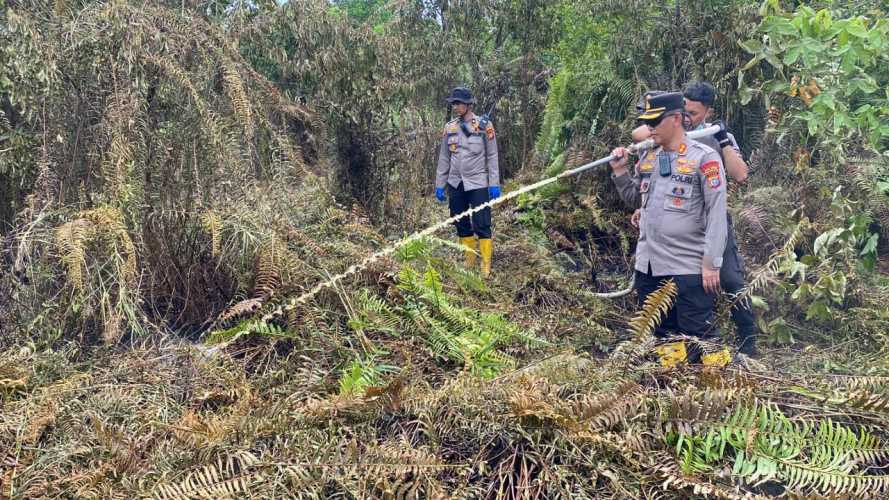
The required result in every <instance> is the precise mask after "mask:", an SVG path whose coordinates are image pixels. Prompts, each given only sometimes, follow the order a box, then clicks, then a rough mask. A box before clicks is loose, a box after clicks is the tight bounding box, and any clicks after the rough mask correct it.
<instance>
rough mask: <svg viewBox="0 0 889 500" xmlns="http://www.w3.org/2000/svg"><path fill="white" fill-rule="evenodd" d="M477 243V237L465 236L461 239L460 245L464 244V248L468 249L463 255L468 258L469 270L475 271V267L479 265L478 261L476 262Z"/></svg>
mask: <svg viewBox="0 0 889 500" xmlns="http://www.w3.org/2000/svg"><path fill="white" fill-rule="evenodd" d="M475 241H476V240H475V236H463V237H461V238H460V243H462V244H463V247H464V248H466V250H465V251H464V252H463V254H464V255H465V256H466V268H467V269H475V266H476V265H477V263H478V260H476V256H477V255H478V251H477V250H476V244H475Z"/></svg>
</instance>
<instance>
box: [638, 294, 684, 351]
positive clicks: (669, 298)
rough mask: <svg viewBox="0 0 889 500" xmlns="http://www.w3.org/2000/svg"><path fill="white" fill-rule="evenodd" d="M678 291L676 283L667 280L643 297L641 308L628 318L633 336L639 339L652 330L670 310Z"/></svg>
mask: <svg viewBox="0 0 889 500" xmlns="http://www.w3.org/2000/svg"><path fill="white" fill-rule="evenodd" d="M678 292H679V289H678V288H677V287H676V283H674V282H673V280H668V281H667V282H665V283H664V284H663V285H661V287H660V288H658V289H657V290H655V291H654V292H651V293H650V294H649V295H648V297H646V298H645V304H644V305H643V306H642V309H640V310H639V312H637V313H636V315H635V316H634V317H633V319H632V320H630V325H629V327H630V332H631V333H632V334H633V337H634V338H636V339H639V340H641V339H644V338H646V337H648V336H649V335H651V334H652V332H654V330H655V328H657V325H658V324H660V322H661V319H662V318H663V317H664V316H666V315H667V313H669V312H670V308H671V307H673V301H674V300H675V299H676V294H677V293H678Z"/></svg>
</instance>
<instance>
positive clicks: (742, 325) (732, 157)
mask: <svg viewBox="0 0 889 500" xmlns="http://www.w3.org/2000/svg"><path fill="white" fill-rule="evenodd" d="M659 93H660V92H658V91H654V92H648V93H646V94H645V96H643V99H642V101H641V107H642V108H644V97H646V96H651V95H657V94H659ZM683 97H684V98H685V115H686V117H687V121H686V129H687V130H695V129H700V128H705V127H709V126H710V125H711V124H710V123H707V121H706V120H707V118H709V116H710V115H711V114H712V108H713V104H714V102H715V101H716V89H715V88H714V87H713V85H712V84H710V83H708V82H691V83H689V84H688V85H686V86H685V90H684V91H683ZM637 110H638V111H639V112H640V113H642V111H643V109H640V104H637ZM716 123H717V124H719V125H720V126H721V129H720V131H719V132H717V133H716V134H714V135H713V136H706V137H702V138H699V139H697V140H698V142H701V143H702V144H705V145H707V146H710V147H711V148H713V150H715V151H716V152H717V153H719V156H720V157H721V158H722V163H723V165H724V167H725V171H726V175H727V176H728V177H729V178H731V179H732V180H734V181H736V182H741V183H743V182H744V181H745V180H746V179H747V175H748V168H747V163H746V162H744V159H743V157H742V156H741V150H740V148H739V147H738V143H737V141H736V140H735V137H734V136H733V135H732V134H731V133H729V132H728V131H727V130H726V129H725V126H724V124H722V122H716ZM649 135H650V131H649V128H648V127H647V126H645V125H641V126H639V127H637V128H636V129H634V130H633V133H632V136H633V140H634V141H636V142H639V141H643V140H645V139H648V137H649ZM639 156H640V158H643V157H644V154H640V155H639ZM619 194H620V195H621V199H623V200H624V202H626V203H627V205H629V206H630V207H631V208H636V207H638V206H639V194H638V191H637V190H636V189H633V186H629V185H627V184H624V189H622V190H620V191H619ZM639 213H640V212H639V210H636V212H635V213H634V214H633V217H632V219H631V220H632V222H633V225H634V226H636V227H638V217H639ZM727 225H728V230H727V232H728V240H727V241H726V245H725V254H724V255H723V265H722V267H721V268H720V274H719V281H720V285H721V287H722V289H723V290H725V291H726V292H727V293H728V294H729V295H730V296H731V297H732V299H731V300H732V321H733V322H734V323H735V326H736V327H737V345H738V352H741V353H743V354H746V355H749V356H756V355H757V350H756V337H757V335H758V334H759V327H758V326H757V325H756V319H755V317H754V315H753V309H752V304H751V302H750V299H749V298H747V297H743V296H742V295H741V294H742V293H743V291H744V290H745V289H746V287H747V283H746V280H745V278H744V274H745V273H744V260H743V258H742V257H741V254H740V251H739V250H738V245H737V242H736V240H735V234H734V230H733V229H732V219H731V215H730V214H729V215H728V220H727ZM735 297H740V298H738V299H736V298H735Z"/></svg>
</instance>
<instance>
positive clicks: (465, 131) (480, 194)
mask: <svg viewBox="0 0 889 500" xmlns="http://www.w3.org/2000/svg"><path fill="white" fill-rule="evenodd" d="M447 101H448V102H449V103H450V104H451V106H452V107H453V110H454V114H455V115H457V117H456V118H454V119H453V120H451V121H449V122H448V123H447V124H446V125H445V128H444V133H443V134H442V137H441V147H440V150H439V154H438V168H437V169H436V173H435V196H436V198H438V200H439V201H442V202H443V201H445V187H447V198H448V205H449V208H450V210H451V217H453V216H454V215H457V214H459V213H462V212H465V211H466V210H469V209H470V208H473V207H477V206H479V205H481V204H483V203H486V202H488V201H489V200H491V199H494V198H497V197H498V196H500V170H499V168H498V160H497V137H496V136H495V134H494V125H493V124H492V123H491V121H490V120H488V119H487V118H485V117H479V116H476V115H475V114H474V113H473V112H472V108H473V105H474V104H475V98H474V97H473V96H472V93H471V92H470V91H469V89H467V88H466V87H457V88H455V89H454V90H452V91H451V94H450V96H448V98H447ZM455 225H456V227H457V235H458V236H459V237H460V242H461V243H462V244H463V246H464V247H465V248H466V252H465V253H466V266H467V267H469V268H473V267H475V265H476V259H475V256H476V250H475V249H476V238H477V239H478V248H479V253H480V255H481V257H482V265H481V274H482V276H483V277H487V276H488V275H489V274H490V273H491V258H492V256H493V253H494V249H493V240H492V238H491V236H492V235H491V209H490V207H489V208H485V209H484V210H481V211H479V212H476V213H474V214H473V215H472V219H471V220H470V218H469V217H463V218H461V219H459V220H458V221H457V222H456V223H455Z"/></svg>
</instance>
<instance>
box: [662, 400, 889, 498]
mask: <svg viewBox="0 0 889 500" xmlns="http://www.w3.org/2000/svg"><path fill="white" fill-rule="evenodd" d="M694 426H695V428H696V432H693V433H689V432H687V431H685V430H673V431H669V432H668V433H667V435H666V439H667V442H668V444H669V445H670V446H673V447H674V448H675V452H676V454H677V455H678V457H679V459H680V463H681V465H682V470H683V472H685V473H686V474H692V473H696V472H697V473H700V472H707V471H711V470H713V467H714V466H715V465H716V464H720V463H722V462H723V461H724V460H725V459H728V458H731V457H732V456H733V459H732V461H733V466H732V475H733V476H736V477H739V478H743V479H744V480H746V481H747V482H748V483H750V484H755V483H757V482H761V481H774V480H778V481H781V482H782V483H783V484H785V485H786V487H787V488H788V489H790V490H792V491H797V492H818V493H820V494H842V493H854V494H857V495H862V494H865V493H867V494H873V493H876V492H879V491H886V489H887V487H889V482H887V481H885V480H884V479H883V478H882V477H881V476H873V475H870V474H868V473H867V472H868V471H867V466H866V465H863V464H867V463H869V462H872V461H874V460H880V459H882V458H883V457H885V456H886V454H887V453H889V449H887V448H886V444H885V443H884V441H883V440H881V439H879V438H877V437H876V436H874V435H872V434H871V433H869V432H867V431H865V430H863V429H860V430H857V429H853V428H851V427H849V426H846V425H842V424H838V423H836V422H834V421H832V420H831V419H822V420H818V421H813V420H808V419H791V418H789V417H788V416H787V415H785V414H784V413H783V412H782V411H781V410H780V409H778V408H777V406H775V405H773V404H769V403H765V404H763V403H758V402H756V401H754V402H753V403H752V404H749V403H744V402H742V403H741V404H738V405H737V406H736V407H735V408H734V409H732V410H731V411H730V412H728V413H726V414H725V415H723V416H721V417H719V418H717V419H715V420H714V421H706V420H704V421H702V420H697V421H696V422H695V423H694ZM676 427H679V429H681V428H682V423H681V419H680V421H679V422H672V423H671V424H670V425H669V426H668V428H676Z"/></svg>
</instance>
